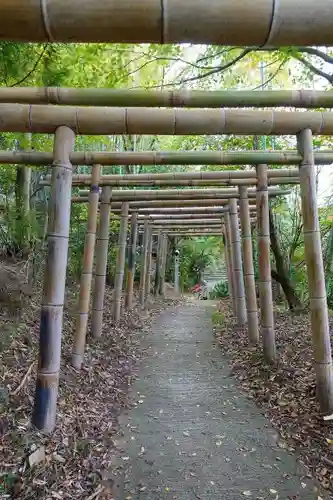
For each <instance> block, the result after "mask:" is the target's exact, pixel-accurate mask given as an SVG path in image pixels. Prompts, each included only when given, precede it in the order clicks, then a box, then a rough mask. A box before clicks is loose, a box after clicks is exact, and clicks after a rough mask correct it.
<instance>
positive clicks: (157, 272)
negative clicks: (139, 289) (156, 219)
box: [154, 230, 163, 295]
mask: <svg viewBox="0 0 333 500" xmlns="http://www.w3.org/2000/svg"><path fill="white" fill-rule="evenodd" d="M162 238H163V235H162V231H160V230H158V232H157V250H156V264H155V282H154V295H158V294H159V283H160V269H161V249H162Z"/></svg>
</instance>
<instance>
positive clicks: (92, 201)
mask: <svg viewBox="0 0 333 500" xmlns="http://www.w3.org/2000/svg"><path fill="white" fill-rule="evenodd" d="M100 176H101V166H100V165H94V167H93V169H92V176H91V180H92V182H91V187H90V193H89V202H88V222H87V234H86V237H85V242H84V253H83V269H82V275H81V283H80V293H79V301H78V313H77V319H76V329H75V334H74V345H73V353H72V364H73V366H74V368H76V369H78V370H79V369H81V367H82V363H83V359H84V351H85V345H86V336H87V327H88V315H89V305H90V291H91V281H92V271H93V262H94V252H95V240H96V228H97V212H98V201H99V186H98V182H99V179H100Z"/></svg>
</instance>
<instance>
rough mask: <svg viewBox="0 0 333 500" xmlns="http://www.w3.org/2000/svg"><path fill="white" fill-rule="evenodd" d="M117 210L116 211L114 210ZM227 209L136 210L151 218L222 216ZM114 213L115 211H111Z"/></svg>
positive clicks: (251, 208) (253, 208)
mask: <svg viewBox="0 0 333 500" xmlns="http://www.w3.org/2000/svg"><path fill="white" fill-rule="evenodd" d="M116 210H118V209H116ZM228 210H229V209H228V207H179V208H172V207H171V208H140V209H138V210H136V212H137V213H138V217H139V218H141V217H144V216H145V215H148V216H151V217H157V216H164V217H165V216H173V215H175V216H177V217H181V216H182V215H185V216H186V215H196V214H198V215H204V214H207V215H210V214H221V216H222V214H223V213H225V212H227V211H228ZM250 210H257V208H256V206H255V205H253V206H251V207H250ZM113 212H115V210H113Z"/></svg>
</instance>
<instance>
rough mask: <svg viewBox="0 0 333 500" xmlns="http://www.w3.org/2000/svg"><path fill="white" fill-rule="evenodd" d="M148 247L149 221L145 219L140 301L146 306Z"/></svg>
mask: <svg viewBox="0 0 333 500" xmlns="http://www.w3.org/2000/svg"><path fill="white" fill-rule="evenodd" d="M148 247H149V221H148V219H146V220H145V223H144V234H143V245H142V255H141V272H140V293H139V301H140V305H141V306H142V307H144V306H145V302H146V301H145V298H146V280H147V273H148Z"/></svg>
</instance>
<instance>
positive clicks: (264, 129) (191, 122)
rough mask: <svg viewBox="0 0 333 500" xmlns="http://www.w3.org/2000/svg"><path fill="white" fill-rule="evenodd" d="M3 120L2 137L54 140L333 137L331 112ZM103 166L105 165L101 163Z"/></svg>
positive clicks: (46, 112)
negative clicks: (58, 134) (61, 133)
mask: <svg viewBox="0 0 333 500" xmlns="http://www.w3.org/2000/svg"><path fill="white" fill-rule="evenodd" d="M325 1H327V0H325ZM0 5H1V4H0ZM0 12H1V10H0ZM0 116H1V122H0V132H23V133H26V132H33V133H39V134H53V133H54V132H55V130H56V129H57V128H58V127H59V126H67V127H69V128H72V129H73V131H74V132H75V133H77V134H79V135H114V134H116V135H127V134H129V135H132V134H141V135H222V134H237V135H246V136H248V135H254V134H257V135H294V134H297V133H298V132H299V131H300V130H302V129H304V128H305V127H308V128H310V129H311V130H312V132H313V133H314V134H319V135H332V134H333V113H331V112H329V111H322V112H317V111H304V112H295V111H293V112H290V111H275V110H268V111H253V110H241V109H179V108H175V109H160V108H98V107H71V106H64V107H57V106H49V105H35V104H33V105H28V104H0ZM95 163H96V162H95ZM98 163H99V164H101V162H98Z"/></svg>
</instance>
